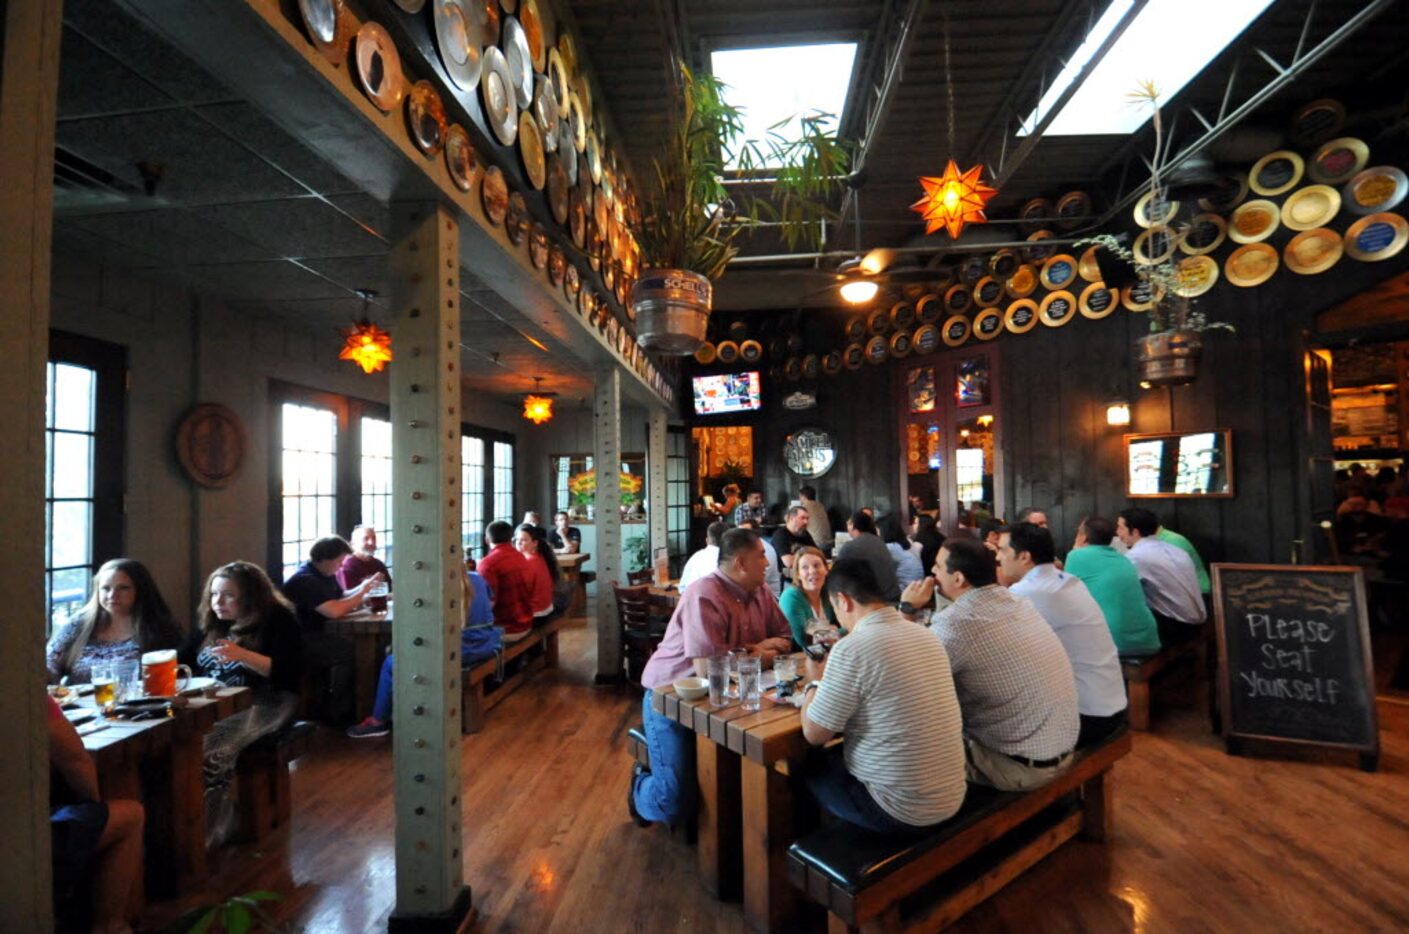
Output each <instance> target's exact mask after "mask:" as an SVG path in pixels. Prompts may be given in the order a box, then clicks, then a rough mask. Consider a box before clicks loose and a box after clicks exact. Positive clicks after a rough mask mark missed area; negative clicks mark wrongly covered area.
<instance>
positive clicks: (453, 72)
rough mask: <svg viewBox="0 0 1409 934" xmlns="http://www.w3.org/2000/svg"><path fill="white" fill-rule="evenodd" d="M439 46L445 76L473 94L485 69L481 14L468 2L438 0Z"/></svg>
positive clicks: (436, 36) (437, 37)
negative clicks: (483, 68)
mask: <svg viewBox="0 0 1409 934" xmlns="http://www.w3.org/2000/svg"><path fill="white" fill-rule="evenodd" d="M434 3H435V6H434V10H435V44H436V46H438V47H439V49H440V60H441V61H442V62H444V63H445V73H446V74H447V75H449V76H450V80H451V81H453V82H454V83H455V85H456V87H458V88H460V89H461V90H464V91H473V90H474V89H475V86H476V85H478V84H479V79H480V71H481V69H482V67H483V57H482V53H481V50H482V49H483V47H484V34H483V31H482V29H483V27H482V21H481V18H480V15H479V11H478V10H477V9H476V8H475V7H473V6H472V5H471V4H470V3H469V2H468V0H434Z"/></svg>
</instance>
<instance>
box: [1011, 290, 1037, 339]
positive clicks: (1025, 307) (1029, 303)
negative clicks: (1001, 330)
mask: <svg viewBox="0 0 1409 934" xmlns="http://www.w3.org/2000/svg"><path fill="white" fill-rule="evenodd" d="M1037 315H1038V310H1037V303H1036V302H1034V301H1033V300H1032V299H1030V298H1020V299H1018V300H1017V301H1015V302H1013V303H1012V304H1011V305H1009V306H1008V311H1007V312H1006V313H1005V314H1004V315H1003V326H1004V327H1006V328H1007V329H1008V332H1009V333H1010V334H1026V333H1027V332H1028V331H1031V330H1032V329H1033V328H1035V327H1037Z"/></svg>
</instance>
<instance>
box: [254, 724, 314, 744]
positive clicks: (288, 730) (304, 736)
mask: <svg viewBox="0 0 1409 934" xmlns="http://www.w3.org/2000/svg"><path fill="white" fill-rule="evenodd" d="M317 731H318V725H317V724H316V723H313V722H312V721H311V720H295V721H294V722H293V723H290V724H289V725H288V726H285V727H281V728H280V729H277V730H275V731H274V732H273V733H265V734H264V735H263V736H261V737H260V738H259V739H257V740H255V741H254V742H252V743H250V745H249V748H251V749H268V750H274V749H278V748H279V747H280V746H289V745H292V744H293V743H295V742H305V743H306V742H308V741H309V740H311V739H313V734H314V733H316V732H317Z"/></svg>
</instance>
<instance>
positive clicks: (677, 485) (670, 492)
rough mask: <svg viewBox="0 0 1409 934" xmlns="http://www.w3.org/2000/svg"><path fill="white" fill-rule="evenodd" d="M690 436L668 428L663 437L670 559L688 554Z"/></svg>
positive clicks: (667, 538)
mask: <svg viewBox="0 0 1409 934" xmlns="http://www.w3.org/2000/svg"><path fill="white" fill-rule="evenodd" d="M690 501H691V496H690V436H689V435H687V434H686V433H685V429H683V428H670V429H668V431H667V433H666V436H665V506H666V521H665V534H666V543H667V544H668V545H669V548H670V556H671V557H672V558H681V557H683V556H685V555H687V554H689V552H690Z"/></svg>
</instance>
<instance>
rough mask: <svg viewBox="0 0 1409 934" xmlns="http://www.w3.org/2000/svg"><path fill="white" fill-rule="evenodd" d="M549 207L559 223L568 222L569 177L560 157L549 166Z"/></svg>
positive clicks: (554, 218)
mask: <svg viewBox="0 0 1409 934" xmlns="http://www.w3.org/2000/svg"><path fill="white" fill-rule="evenodd" d="M548 208H549V210H551V211H552V212H553V220H555V221H557V222H558V223H559V224H566V223H567V222H568V177H567V172H565V171H564V170H563V163H562V161H561V160H558V159H554V160H552V163H551V164H550V165H549V166H548Z"/></svg>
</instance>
